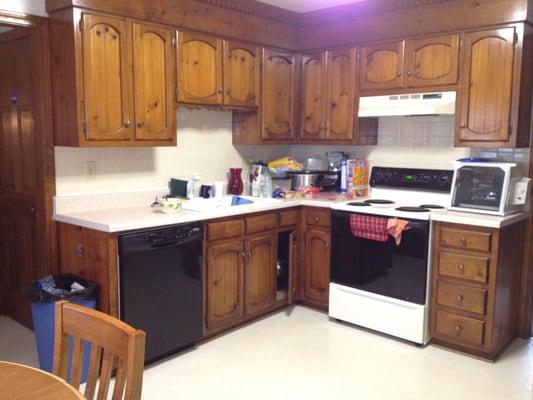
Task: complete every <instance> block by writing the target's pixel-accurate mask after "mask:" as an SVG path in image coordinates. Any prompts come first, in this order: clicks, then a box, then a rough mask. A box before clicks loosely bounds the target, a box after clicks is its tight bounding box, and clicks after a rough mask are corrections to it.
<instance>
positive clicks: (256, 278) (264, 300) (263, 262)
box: [244, 233, 276, 315]
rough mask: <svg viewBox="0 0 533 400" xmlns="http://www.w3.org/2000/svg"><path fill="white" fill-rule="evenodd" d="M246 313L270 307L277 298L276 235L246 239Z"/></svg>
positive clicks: (253, 312)
mask: <svg viewBox="0 0 533 400" xmlns="http://www.w3.org/2000/svg"><path fill="white" fill-rule="evenodd" d="M246 255H247V259H248V260H247V263H246V271H245V284H244V299H245V304H244V308H245V313H246V314H247V315H250V314H255V313H258V312H261V311H264V310H266V309H268V308H269V307H270V306H271V305H272V303H273V302H274V300H275V298H276V237H275V234H273V233H270V234H268V235H262V236H257V237H254V238H251V239H249V240H247V241H246Z"/></svg>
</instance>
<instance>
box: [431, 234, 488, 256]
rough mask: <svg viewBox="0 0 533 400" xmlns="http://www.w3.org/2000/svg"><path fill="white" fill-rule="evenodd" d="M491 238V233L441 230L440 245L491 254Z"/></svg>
mask: <svg viewBox="0 0 533 400" xmlns="http://www.w3.org/2000/svg"><path fill="white" fill-rule="evenodd" d="M491 236H492V235H491V233H490V232H477V231H468V230H463V229H452V228H441V230H440V245H441V246H447V247H458V248H460V249H466V250H475V251H484V252H486V253H488V252H490V242H491Z"/></svg>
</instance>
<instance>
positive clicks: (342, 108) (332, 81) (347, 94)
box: [326, 49, 356, 140]
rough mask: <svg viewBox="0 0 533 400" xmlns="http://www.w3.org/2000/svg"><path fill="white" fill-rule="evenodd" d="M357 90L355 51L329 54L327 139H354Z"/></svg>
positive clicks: (347, 50) (338, 51) (339, 51)
mask: <svg viewBox="0 0 533 400" xmlns="http://www.w3.org/2000/svg"><path fill="white" fill-rule="evenodd" d="M355 88H356V68H355V49H345V50H334V51H331V52H329V56H328V83H327V101H326V104H327V107H326V139H328V140H352V139H353V126H354V116H355Z"/></svg>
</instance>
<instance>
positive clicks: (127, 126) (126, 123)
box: [124, 120, 131, 128]
mask: <svg viewBox="0 0 533 400" xmlns="http://www.w3.org/2000/svg"><path fill="white" fill-rule="evenodd" d="M130 126H131V121H130V120H127V121H126V122H124V128H129V127H130Z"/></svg>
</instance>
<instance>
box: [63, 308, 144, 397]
mask: <svg viewBox="0 0 533 400" xmlns="http://www.w3.org/2000/svg"><path fill="white" fill-rule="evenodd" d="M55 308H56V322H55V329H56V331H55V348H54V368H53V372H54V374H56V375H58V376H60V377H61V378H63V379H65V380H66V379H67V367H68V361H69V360H68V358H69V354H68V353H69V352H68V343H69V337H72V338H73V340H74V350H73V351H72V365H71V374H70V375H71V379H70V381H71V384H72V385H73V386H74V387H76V389H78V388H79V385H80V379H81V371H82V367H83V347H84V346H83V344H84V342H89V343H90V344H91V351H90V357H89V370H88V375H87V385H86V388H85V397H87V399H88V400H94V396H95V394H96V393H97V396H96V399H97V400H106V399H107V398H108V393H109V388H110V386H111V384H110V381H111V374H112V372H113V369H114V368H115V367H118V368H117V379H116V380H115V386H114V388H113V400H119V399H121V398H123V399H124V400H138V399H140V398H141V390H142V375H143V369H144V349H145V338H146V334H145V333H144V332H143V331H140V330H136V329H134V328H132V327H131V326H129V325H127V324H125V323H124V322H122V321H120V320H118V319H116V318H113V317H111V316H109V315H107V314H104V313H101V312H99V311H95V310H92V309H89V308H86V307H82V306H79V305H76V304H71V303H68V302H66V301H58V302H57V303H56V306H55ZM97 387H98V389H97ZM122 394H123V397H121V396H122Z"/></svg>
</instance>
